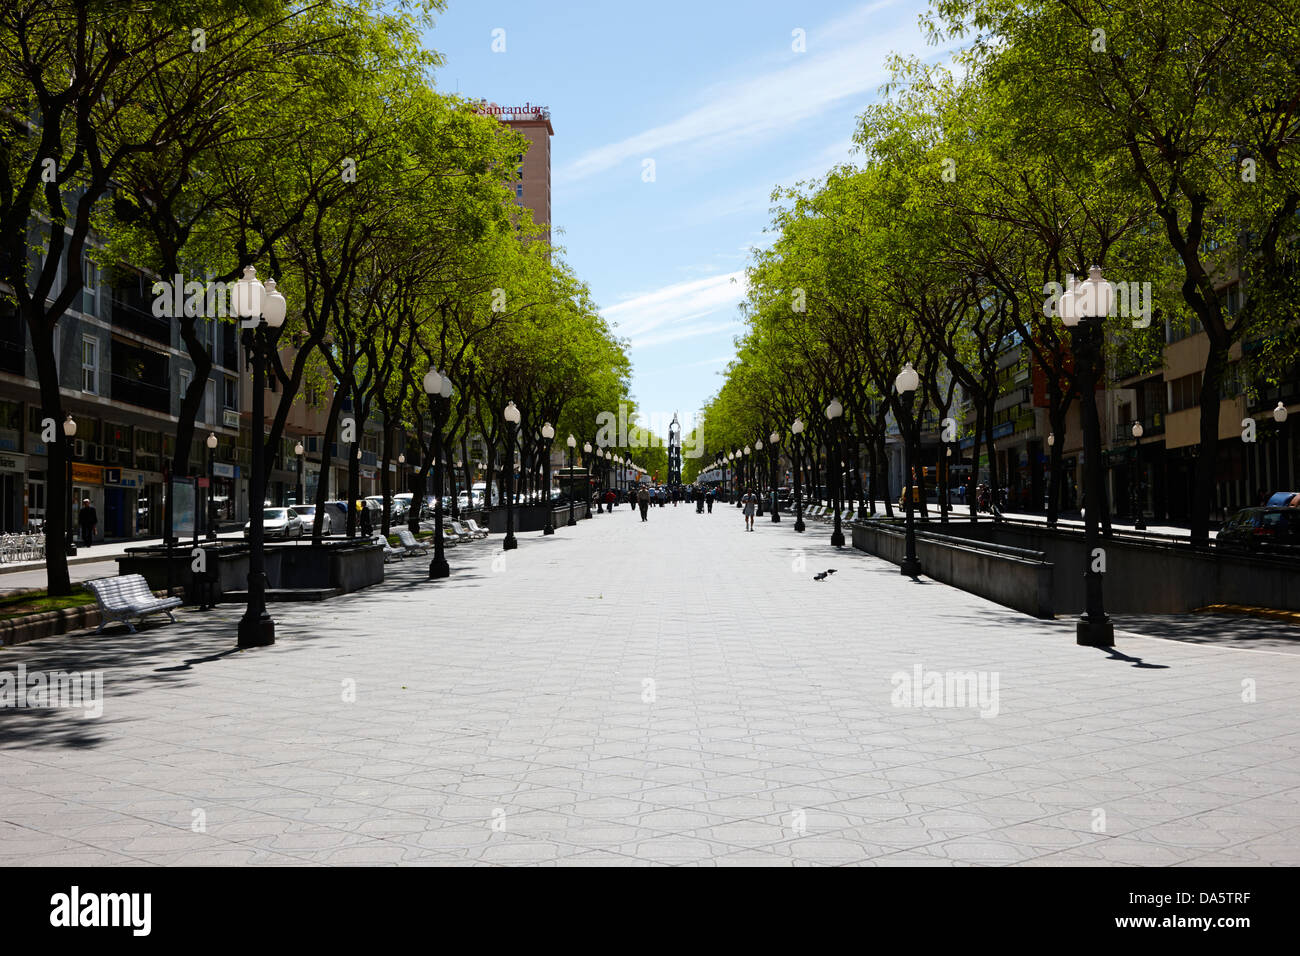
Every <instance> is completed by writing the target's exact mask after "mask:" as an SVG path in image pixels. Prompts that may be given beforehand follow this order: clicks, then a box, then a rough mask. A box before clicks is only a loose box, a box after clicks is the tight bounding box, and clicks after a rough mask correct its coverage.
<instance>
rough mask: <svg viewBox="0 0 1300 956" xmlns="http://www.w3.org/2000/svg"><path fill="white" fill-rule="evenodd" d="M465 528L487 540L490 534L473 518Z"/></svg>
mask: <svg viewBox="0 0 1300 956" xmlns="http://www.w3.org/2000/svg"><path fill="white" fill-rule="evenodd" d="M611 510H613V509H611ZM465 526H466V527H467V528H469V530H470V531H471V532H472V533H473V534H474V535H475V536H476V537H479V538H486V537H487V536H488V532H487V531H486V530H485V529H483V528H480V527H479V526H478V523H477V522H475V520H474V519H473V518H466V519H465Z"/></svg>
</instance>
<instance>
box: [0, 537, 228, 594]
mask: <svg viewBox="0 0 1300 956" xmlns="http://www.w3.org/2000/svg"><path fill="white" fill-rule="evenodd" d="M217 537H218V538H220V539H236V540H242V539H243V532H241V531H232V532H225V533H223V534H219V535H217ZM191 540H192V539H189V538H187V539H185V540H184V541H182V542H180V543H179V544H178V545H177V547H178V548H184V547H188V546H189V545H188V542H189V541H191ZM204 540H206V539H204V538H199V541H200V542H202V541H204ZM162 543H163V539H162V538H128V539H126V540H123V541H101V542H99V543H97V544H92V545H91V546H90V547H88V548H83V547H82V546H81V544H80V543H78V544H77V553H76V554H75V555H69V556H68V566H69V567H73V566H76V565H79V564H96V563H99V564H102V563H104V562H105V561H112V560H113V559H114V558H117V557H121V556H122V555H123V554H126V549H127V548H147V547H155V546H160V545H162ZM44 570H45V559H44V558H38V559H36V560H34V561H6V562H5V563H4V564H0V575H5V574H18V573H21V572H24V571H44ZM3 583H4V585H5V586H6V587H8V586H10V585H9V582H7V581H5V582H3Z"/></svg>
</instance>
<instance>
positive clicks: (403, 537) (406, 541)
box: [397, 528, 429, 554]
mask: <svg viewBox="0 0 1300 956" xmlns="http://www.w3.org/2000/svg"><path fill="white" fill-rule="evenodd" d="M397 540H398V541H400V542H401V543H402V547H403V548H405V549H406V553H407V554H428V553H429V546H428V545H427V544H424V543H423V542H420V541H416V540H415V535H413V534H411V529H410V528H401V529H399V530H398V532H397Z"/></svg>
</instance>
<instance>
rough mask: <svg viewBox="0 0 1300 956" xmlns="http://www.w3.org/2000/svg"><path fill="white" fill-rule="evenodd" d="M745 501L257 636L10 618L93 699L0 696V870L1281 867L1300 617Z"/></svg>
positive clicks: (455, 562) (633, 520) (281, 616)
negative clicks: (1055, 573)
mask: <svg viewBox="0 0 1300 956" xmlns="http://www.w3.org/2000/svg"><path fill="white" fill-rule="evenodd" d="M756 528H757V530H756V531H754V532H752V533H747V532H745V531H744V530H743V519H742V518H741V516H740V514H739V512H737V511H735V510H734V509H728V508H715V510H714V513H713V514H712V515H708V514H706V515H697V514H695V512H694V511H693V510H691V509H689V508H687V507H686V506H684V505H683V506H680V507H678V508H672V507H668V508H656V509H653V511H652V512H651V515H650V521H649V522H647V523H644V524H643V523H642V522H641V521H640V520H639V519H638V518H637V517H636V516H635V514H634V513H633V512H632V511H631V510H630V509H625V510H622V511H619V512H616V513H615V514H613V515H602V516H597V517H596V518H594V519H592V520H588V521H581V522H579V523H578V525H577V526H576V527H575V528H560V529H559V531H558V533H557V534H556V535H554V536H552V537H547V538H543V537H541V536H539V535H531V534H530V535H526V536H521V538H520V547H519V549H518V550H517V551H515V552H510V553H503V552H502V551H501V550H500V542H499V539H489V540H488V541H484V542H478V543H475V544H469V545H464V546H461V547H459V548H456V549H454V550H452V551H450V552H449V553H448V561H449V562H450V564H451V566H452V571H453V576H452V577H451V578H450V579H448V580H445V581H441V582H435V583H431V582H429V581H427V580H426V577H425V572H426V568H427V565H426V563H425V562H422V561H419V560H407V561H404V562H401V563H397V564H394V565H390V566H389V567H388V568H387V569H386V570H387V573H388V575H389V578H388V580H387V581H386V582H385V583H384V585H382V586H380V587H376V588H372V589H369V590H367V591H364V592H359V593H356V594H352V595H348V596H346V597H342V598H337V599H334V600H331V601H328V602H323V603H320V604H311V605H289V604H279V605H274V606H273V607H272V609H271V610H272V613H273V615H274V616H275V618H276V621H277V626H278V642H277V643H276V645H275V646H273V647H270V648H264V649H259V650H256V651H248V652H238V651H236V650H234V649H233V645H234V640H235V625H236V622H237V619H238V616H239V613H240V610H239V609H238V608H231V607H222V608H219V609H217V610H215V611H211V612H206V613H204V612H197V611H188V610H187V611H183V612H181V613H180V614H178V623H177V624H176V625H167V624H154V625H151V626H149V627H147V628H145V629H144V630H142V631H141V632H140V633H139V634H137V635H129V634H126V633H124V632H119V631H109V632H107V633H105V634H102V635H99V636H94V635H91V634H79V635H71V636H65V637H60V638H51V639H47V640H42V641H36V642H33V643H30V644H27V645H23V646H20V647H16V648H7V649H5V650H4V651H3V652H0V673H4V672H10V673H12V672H14V671H15V669H16V667H17V665H18V664H19V663H21V664H23V665H25V667H26V668H27V671H28V672H29V673H33V672H37V671H40V672H42V673H49V672H52V671H59V670H64V671H67V670H77V671H81V672H100V673H101V674H102V678H103V688H104V701H103V713H102V715H101V716H98V717H89V716H84V715H83V713H82V712H81V711H79V710H74V709H70V708H30V709H20V710H14V709H0V865H6V864H7V865H22V864H42V863H44V864H52V865H105V866H111V865H140V864H154V865H357V864H371V865H435V866H437V865H520V864H525V865H548V866H549V865H566V866H568V865H574V866H608V865H679V864H692V865H718V866H731V865H753V866H761V865H777V866H800V865H843V864H849V865H881V866H896V865H904V866H927V865H938V866H969V865H974V866H998V865H1043V866H1066V865H1070V866H1073V865H1112V866H1150V865H1184V864H1185V865H1220V864H1232V865H1251V866H1270V865H1295V864H1296V863H1298V862H1300V799H1297V798H1300V723H1298V722H1297V719H1296V716H1295V715H1296V713H1297V707H1296V705H1297V697H1298V696H1300V692H1298V691H1297V687H1298V681H1297V679H1298V678H1300V658H1298V657H1297V656H1296V654H1295V653H1292V652H1291V651H1290V649H1289V648H1288V647H1285V646H1282V645H1285V644H1286V643H1287V642H1288V639H1289V637H1290V635H1289V634H1288V633H1287V632H1286V631H1285V630H1283V629H1285V628H1287V625H1282V624H1278V625H1274V629H1273V631H1268V630H1267V629H1263V630H1261V629H1260V627H1259V625H1261V623H1262V622H1258V621H1255V622H1252V632H1251V633H1252V638H1253V642H1252V646H1251V647H1245V646H1240V645H1238V646H1234V645H1233V644H1232V642H1231V641H1229V642H1217V641H1214V640H1211V639H1208V637H1212V635H1209V636H1208V637H1207V633H1206V631H1207V628H1206V626H1205V624H1204V623H1203V622H1202V623H1201V624H1198V627H1197V628H1196V637H1195V640H1194V641H1190V640H1189V641H1179V640H1166V639H1157V638H1152V637H1147V636H1143V635H1142V634H1141V633H1134V630H1137V631H1139V632H1140V631H1142V630H1144V629H1145V630H1151V631H1157V630H1160V628H1158V627H1157V626H1156V624H1158V623H1159V622H1155V623H1152V624H1150V626H1145V625H1146V624H1147V622H1144V621H1143V620H1133V621H1126V620H1124V619H1117V621H1116V624H1117V627H1118V628H1119V632H1120V633H1119V636H1118V640H1119V645H1118V647H1117V648H1115V649H1114V650H1113V651H1111V652H1106V651H1102V650H1097V649H1089V648H1080V647H1077V646H1075V644H1074V632H1073V625H1072V622H1071V621H1069V620H1060V621H1056V622H1052V621H1037V620H1034V619H1032V618H1028V617H1025V616H1023V615H1020V614H1017V613H1016V612H1014V611H1010V610H1008V609H1006V608H1002V607H999V606H997V605H994V604H990V603H988V602H985V601H983V600H981V599H979V598H977V597H974V596H972V595H969V594H966V593H964V592H961V591H957V590H953V589H951V588H948V587H946V586H944V585H941V584H937V583H934V582H931V581H926V580H922V581H921V582H920V583H916V582H912V581H910V580H908V579H906V578H903V577H902V576H901V575H900V574H899V573H898V571H897V569H896V568H895V567H893V566H892V565H888V564H886V563H884V562H880V561H877V560H875V559H873V558H871V557H868V556H866V555H863V554H860V553H857V552H852V551H848V550H844V551H837V550H835V549H833V548H831V547H830V546H829V544H828V543H827V538H828V537H829V532H828V531H827V530H826V529H824V528H821V527H820V526H818V525H810V526H809V531H808V533H807V534H805V535H804V536H798V535H796V534H794V532H793V530H792V526H791V522H790V521H789V519H788V517H787V518H786V520H785V521H783V522H782V523H781V524H777V525H773V524H771V523H770V522H769V521H768V520H766V518H765V519H762V520H760V521H758V522H757V524H756ZM829 568H834V569H836V573H835V574H834V575H831V576H830V577H828V578H827V579H826V580H824V581H821V582H818V581H814V580H813V575H814V574H815V573H817V572H820V571H824V570H827V569H829ZM1225 624H1226V626H1230V625H1231V622H1225ZM1166 630H1167V629H1166ZM948 675H957V676H956V677H954V679H953V681H952V682H950V683H951V687H948V688H945V687H944V679H945V678H946V677H947V676H948ZM960 675H970V681H971V683H969V684H967V683H966V682H965V679H963V678H961V676H960ZM918 676H919V678H920V679H919V682H918V681H917V678H918ZM935 680H938V681H939V683H938V685H937V687H938V693H937V696H936V685H935V684H934V681H935ZM981 681H982V682H983V683H981ZM914 682H917V683H918V686H917V688H916V692H915V693H913V692H912V689H911V687H910V686H909V685H910V684H912V683H914ZM927 687H929V691H930V696H928V697H927ZM966 690H970V691H971V692H972V693H971V694H970V695H968V696H967V695H964V692H965V691H966ZM959 691H960V692H963V693H959ZM981 691H982V692H981Z"/></svg>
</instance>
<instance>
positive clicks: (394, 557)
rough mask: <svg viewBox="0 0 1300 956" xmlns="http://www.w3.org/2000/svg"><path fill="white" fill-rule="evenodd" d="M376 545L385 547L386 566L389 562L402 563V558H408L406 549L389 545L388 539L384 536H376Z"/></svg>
mask: <svg viewBox="0 0 1300 956" xmlns="http://www.w3.org/2000/svg"><path fill="white" fill-rule="evenodd" d="M375 544H379V545H383V548H384V564H387V563H388V562H389V561H400V560H402V558H404V557H406V550H405V549H404V548H394V547H393V546H392V545H391V544H389V543H388V539H387V538H385V537H384V536H383V535H382V534H377V535H375Z"/></svg>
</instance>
